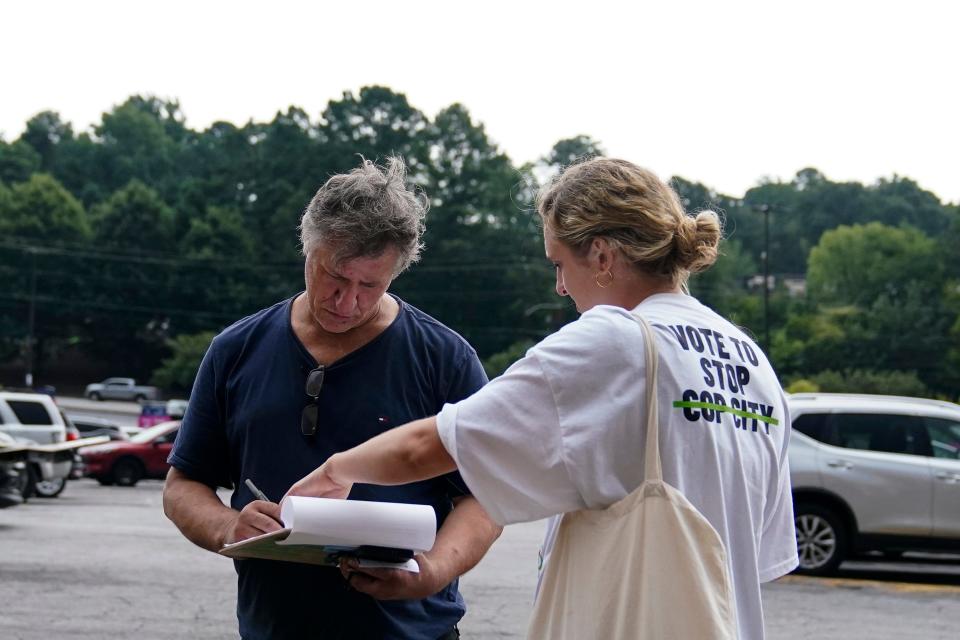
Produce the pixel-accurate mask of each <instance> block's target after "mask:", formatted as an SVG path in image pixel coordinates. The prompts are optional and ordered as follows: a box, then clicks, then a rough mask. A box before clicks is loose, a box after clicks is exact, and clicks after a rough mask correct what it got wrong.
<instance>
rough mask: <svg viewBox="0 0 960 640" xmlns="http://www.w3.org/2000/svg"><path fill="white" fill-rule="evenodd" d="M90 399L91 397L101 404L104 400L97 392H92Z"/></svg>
mask: <svg viewBox="0 0 960 640" xmlns="http://www.w3.org/2000/svg"><path fill="white" fill-rule="evenodd" d="M88 397H89V398H90V399H91V400H96V401H97V402H99V401H100V400H103V398H102V397H100V394H99V393H97V392H96V391H94V392H92V393H91V394H90V395H89V396H88Z"/></svg>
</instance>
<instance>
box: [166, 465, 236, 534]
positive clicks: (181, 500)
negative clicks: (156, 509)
mask: <svg viewBox="0 0 960 640" xmlns="http://www.w3.org/2000/svg"><path fill="white" fill-rule="evenodd" d="M163 512H164V513H165V514H166V515H167V517H168V518H170V520H171V521H172V522H173V523H174V524H175V525H177V528H178V529H180V532H181V533H182V534H183V535H184V537H186V538H187V539H188V540H190V541H191V542H193V543H194V544H195V545H197V546H199V547H203V548H204V549H207V550H209V551H219V550H220V549H221V548H222V547H223V544H224V542H225V538H226V535H227V532H228V531H229V530H230V527H231V525H232V523H233V522H235V521H236V519H237V517H238V515H239V514H238V512H237V511H234V510H233V509H231V508H230V507H228V506H226V505H225V504H223V502H221V501H220V498H218V497H217V494H216V492H215V491H214V490H213V489H211V488H210V487H208V486H207V485H205V484H203V483H202V482H197V481H196V480H191V479H190V478H188V477H187V476H185V475H184V474H183V473H182V472H180V471H178V470H177V469H176V468H171V469H170V472H169V473H168V474H167V481H166V484H165V485H164V488H163Z"/></svg>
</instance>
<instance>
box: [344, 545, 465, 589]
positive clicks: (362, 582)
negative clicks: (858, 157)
mask: <svg viewBox="0 0 960 640" xmlns="http://www.w3.org/2000/svg"><path fill="white" fill-rule="evenodd" d="M415 559H416V561H417V564H418V565H420V573H411V572H409V571H403V570H401V569H363V568H361V567H360V566H359V565H358V563H357V561H356V560H354V559H349V560H343V561H341V562H340V573H342V574H343V577H344V579H345V580H346V581H347V584H349V585H350V587H351V588H352V589H355V590H357V591H360V592H361V593H366V594H368V595H371V596H373V597H374V598H376V599H377V600H419V599H421V598H426V597H427V596H432V595H433V594H435V593H436V592H437V591H440V589H442V588H443V587H444V586H446V584H447V582H444V581H443V578H442V577H441V576H439V575H437V572H436V571H435V565H434V563H433V562H432V561H431V560H430V558H429V554H419V555H417V556H416V558H415Z"/></svg>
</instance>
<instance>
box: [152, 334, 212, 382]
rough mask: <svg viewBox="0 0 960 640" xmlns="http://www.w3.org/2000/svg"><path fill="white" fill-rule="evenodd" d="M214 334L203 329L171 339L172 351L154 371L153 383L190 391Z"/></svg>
mask: <svg viewBox="0 0 960 640" xmlns="http://www.w3.org/2000/svg"><path fill="white" fill-rule="evenodd" d="M213 336H214V333H213V332H210V331H202V332H200V333H195V334H192V335H181V336H177V337H176V338H174V339H172V340H170V341H169V343H168V345H169V347H170V351H171V352H172V353H171V354H170V357H168V358H164V360H163V362H162V363H161V364H160V367H158V368H157V369H156V370H155V371H154V372H153V378H152V380H153V383H154V384H156V385H159V386H160V387H163V388H164V389H167V390H169V391H174V390H176V391H186V392H189V391H190V389H191V388H193V380H194V378H196V376H197V370H198V369H199V368H200V362H201V361H202V360H203V356H204V354H205V353H206V352H207V347H209V346H210V342H211V341H212V340H213Z"/></svg>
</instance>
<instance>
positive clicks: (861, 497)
mask: <svg viewBox="0 0 960 640" xmlns="http://www.w3.org/2000/svg"><path fill="white" fill-rule="evenodd" d="M788 401H789V405H790V414H791V418H792V421H793V435H792V438H791V441H790V450H789V456H790V477H791V481H792V483H793V500H794V515H795V523H796V529H797V546H798V551H799V554H800V567H799V569H798V571H800V572H804V573H811V574H826V573H830V572H832V571H834V570H835V569H836V568H837V567H838V566H839V565H840V563H841V562H842V561H843V560H844V559H845V558H846V557H848V556H850V555H853V554H855V553H859V552H865V551H882V552H884V553H885V554H887V555H891V556H897V555H899V554H900V553H902V552H904V551H919V550H928V551H945V552H955V553H956V552H960V406H958V405H955V404H952V403H950V402H940V401H936V400H922V399H918V398H904V397H897V396H879V395H876V396H875V395H858V394H839V393H837V394H834V393H800V394H794V395H791V396H789V400H788Z"/></svg>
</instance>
